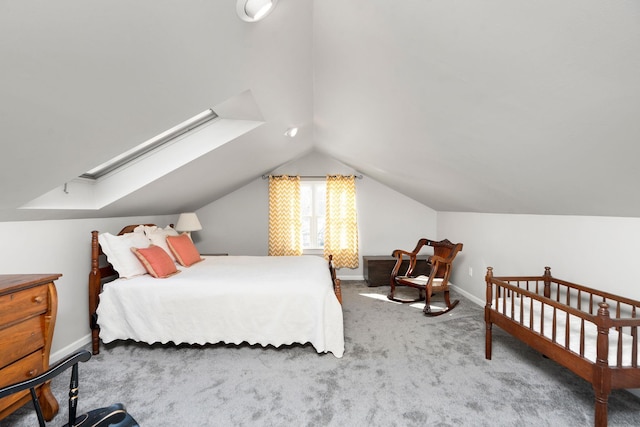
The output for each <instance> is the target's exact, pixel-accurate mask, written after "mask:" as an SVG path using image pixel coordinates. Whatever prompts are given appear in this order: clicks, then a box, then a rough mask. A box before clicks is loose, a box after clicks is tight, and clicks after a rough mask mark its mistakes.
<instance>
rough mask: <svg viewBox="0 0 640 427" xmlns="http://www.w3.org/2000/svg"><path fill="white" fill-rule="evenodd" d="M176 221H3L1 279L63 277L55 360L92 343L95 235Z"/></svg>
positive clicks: (147, 218) (0, 224) (161, 218)
mask: <svg viewBox="0 0 640 427" xmlns="http://www.w3.org/2000/svg"><path fill="white" fill-rule="evenodd" d="M176 220H177V216H145V217H129V218H108V219H81V220H60V221H25V222H0V235H2V237H3V241H4V243H3V244H2V245H0V259H1V260H2V264H0V274H27V273H46V274H48V273H61V274H62V277H61V278H60V279H59V280H58V281H56V289H57V291H58V316H57V320H56V326H55V332H54V336H53V344H52V347H51V360H52V361H56V360H58V359H60V358H61V357H63V356H65V355H66V354H67V353H70V352H72V351H74V350H76V349H77V348H79V347H80V346H82V345H84V344H86V343H88V342H89V332H90V331H89V320H88V318H89V311H88V301H89V300H88V298H89V294H88V278H89V272H90V270H91V231H92V230H98V231H100V232H104V231H108V232H110V233H113V234H115V233H117V232H118V231H120V230H121V229H122V227H124V226H125V225H129V224H138V223H157V224H164V223H169V222H175V221H176Z"/></svg>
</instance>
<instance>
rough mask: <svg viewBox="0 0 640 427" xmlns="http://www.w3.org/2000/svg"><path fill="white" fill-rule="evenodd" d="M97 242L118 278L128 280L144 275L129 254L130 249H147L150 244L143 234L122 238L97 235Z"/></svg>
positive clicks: (137, 262)
mask: <svg viewBox="0 0 640 427" xmlns="http://www.w3.org/2000/svg"><path fill="white" fill-rule="evenodd" d="M98 242H99V243H100V246H101V247H102V252H104V254H105V255H106V256H107V260H108V261H109V262H110V263H111V265H113V268H114V270H116V271H117V272H118V274H119V275H120V277H124V278H129V277H133V276H139V275H141V274H146V273H147V270H146V269H145V267H144V265H143V264H142V263H141V262H140V260H138V258H137V257H136V255H135V254H134V253H133V252H131V248H148V247H149V246H150V245H151V242H150V241H149V239H148V238H147V236H145V235H144V233H136V232H134V233H127V234H123V235H122V236H114V235H113V234H111V233H102V234H99V235H98Z"/></svg>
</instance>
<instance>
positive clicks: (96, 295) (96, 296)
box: [89, 224, 342, 355]
mask: <svg viewBox="0 0 640 427" xmlns="http://www.w3.org/2000/svg"><path fill="white" fill-rule="evenodd" d="M139 225H140V224H134V225H128V226H126V227H124V228H123V229H122V230H120V232H119V233H118V236H121V235H123V234H126V233H132V232H133V230H134V229H135V228H136V227H138V226H139ZM142 225H147V226H153V225H155V224H142ZM332 259H333V257H332V256H331V255H329V271H330V273H331V281H332V282H333V291H334V292H335V294H336V297H337V298H338V301H339V302H340V304H342V288H341V283H340V279H338V278H337V277H336V270H335V268H334V267H333V260H332ZM117 278H118V273H117V272H116V271H115V270H114V269H113V266H112V265H111V264H110V263H109V261H108V260H107V257H106V255H105V254H104V253H103V252H102V248H101V247H100V243H98V231H95V230H94V231H92V232H91V272H90V273H89V327H90V328H91V349H92V352H93V354H94V355H95V354H98V353H100V325H99V323H98V314H97V310H98V304H99V303H100V293H101V292H102V287H103V286H104V284H105V283H109V282H111V281H113V280H115V279H117Z"/></svg>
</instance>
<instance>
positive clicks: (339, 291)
mask: <svg viewBox="0 0 640 427" xmlns="http://www.w3.org/2000/svg"><path fill="white" fill-rule="evenodd" d="M329 272H330V273H331V282H332V285H333V292H334V293H335V294H336V297H337V298H338V301H339V302H340V304H342V288H341V287H340V279H338V278H337V277H336V269H335V267H334V266H333V255H331V254H330V255H329Z"/></svg>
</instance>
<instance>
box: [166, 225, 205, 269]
mask: <svg viewBox="0 0 640 427" xmlns="http://www.w3.org/2000/svg"><path fill="white" fill-rule="evenodd" d="M167 246H169V249H170V250H171V252H173V255H174V256H175V257H176V261H178V264H180V265H182V266H184V267H190V266H192V265H193V264H195V263H197V262H200V261H202V260H204V258H201V257H200V252H198V248H196V245H194V244H193V241H192V240H191V237H189V235H188V234H187V233H182V234H181V235H179V236H167Z"/></svg>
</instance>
